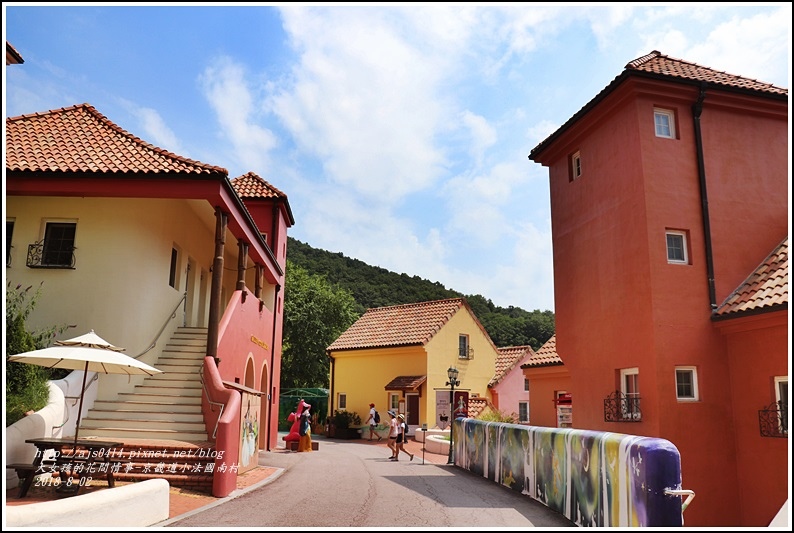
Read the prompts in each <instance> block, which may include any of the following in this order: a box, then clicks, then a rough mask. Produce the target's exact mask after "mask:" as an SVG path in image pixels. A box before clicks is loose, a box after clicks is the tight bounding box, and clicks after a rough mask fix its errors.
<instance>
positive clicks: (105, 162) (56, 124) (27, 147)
mask: <svg viewBox="0 0 794 533" xmlns="http://www.w3.org/2000/svg"><path fill="white" fill-rule="evenodd" d="M6 170H7V171H9V172H12V171H17V172H26V171H27V172H81V173H94V172H96V173H141V174H154V173H164V172H170V173H178V174H190V175H196V174H198V175H202V174H203V175H217V174H219V173H220V174H223V175H227V174H228V172H227V171H226V169H224V168H221V167H216V166H212V165H207V164H205V163H201V162H199V161H193V160H191V159H187V158H185V157H182V156H179V155H176V154H173V153H171V152H168V151H166V150H163V149H162V148H157V147H156V146H152V145H151V144H149V143H146V142H144V141H143V140H141V139H139V138H138V137H135V136H133V135H132V134H130V133H128V132H126V131H124V130H123V129H121V128H120V127H119V126H117V125H116V124H114V123H112V122H111V121H110V120H108V119H107V118H106V117H105V116H104V115H102V114H101V113H99V112H98V111H97V110H96V109H94V107H93V106H91V105H89V104H80V105H76V106H72V107H64V108H61V109H56V110H52V111H47V112H45V113H35V114H32V115H21V116H18V117H12V118H7V119H6Z"/></svg>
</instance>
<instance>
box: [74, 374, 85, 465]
mask: <svg viewBox="0 0 794 533" xmlns="http://www.w3.org/2000/svg"><path fill="white" fill-rule="evenodd" d="M86 377H88V361H86V362H85V371H84V372H83V385H82V386H81V387H80V407H79V408H78V409H77V424H75V426H74V448H75V452H76V451H77V432H78V431H80V415H82V414H83V396H85V378H86Z"/></svg>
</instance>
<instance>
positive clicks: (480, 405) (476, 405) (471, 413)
mask: <svg viewBox="0 0 794 533" xmlns="http://www.w3.org/2000/svg"><path fill="white" fill-rule="evenodd" d="M486 407H490V408H491V409H493V410H494V411H495V410H496V408H495V407H494V405H493V403H491V402H490V401H489V400H488V399H487V398H483V397H482V396H476V397H472V396H469V404H468V406H467V416H468V417H469V418H477V417H478V416H480V415H481V414H482V412H483V411H485V408H486Z"/></svg>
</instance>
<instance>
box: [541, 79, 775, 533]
mask: <svg viewBox="0 0 794 533" xmlns="http://www.w3.org/2000/svg"><path fill="white" fill-rule="evenodd" d="M697 97H698V90H697V88H694V87H691V88H690V87H672V88H671V86H670V85H669V84H665V83H662V82H656V81H640V82H637V81H633V80H628V81H627V82H624V84H623V85H622V86H621V87H620V88H618V89H617V90H616V91H615V92H614V93H612V94H611V95H610V96H608V97H607V99H606V100H605V101H603V102H601V103H600V104H599V105H598V107H596V108H594V109H593V110H591V111H590V112H589V113H588V114H587V115H585V116H584V117H583V118H582V119H581V120H580V121H579V122H578V123H577V124H576V125H575V127H573V128H571V129H570V130H569V131H567V132H565V133H563V134H561V135H560V137H559V138H558V140H557V141H555V144H554V145H553V146H552V147H550V148H548V149H547V151H546V152H544V154H542V158H543V160H542V161H541V162H542V163H543V164H544V165H546V166H549V176H550V193H551V217H552V233H553V249H554V279H555V315H556V316H555V318H556V330H557V353H558V354H559V355H560V357H561V358H562V359H563V361H564V362H565V365H566V368H568V369H569V371H570V375H571V392H572V393H573V397H574V427H577V428H587V429H594V430H601V431H614V432H623V433H630V434H638V435H643V436H651V437H660V438H664V439H667V440H669V441H671V442H672V443H673V444H674V445H675V446H676V447H677V448H678V450H679V451H680V453H681V458H682V476H683V488H685V489H691V490H694V491H695V493H696V499H695V500H694V501H693V504H692V505H691V506H690V507H689V508H688V509H687V510H686V514H685V515H686V516H685V523H686V525H687V526H738V525H756V526H757V525H766V524H765V523H752V524H745V523H743V519H742V517H741V513H740V509H741V508H742V505H741V501H740V500H741V498H740V491H738V490H737V485H738V483H739V482H740V476H739V474H738V473H737V468H734V467H733V466H732V465H737V463H738V462H742V461H744V460H745V456H744V455H739V454H737V442H738V441H737V439H739V438H744V434H743V433H740V432H738V431H736V427H735V425H736V424H735V422H734V409H733V407H734V406H735V402H736V399H735V395H736V394H740V392H739V391H738V390H734V389H733V387H732V380H731V376H732V375H736V372H735V371H733V370H732V369H731V368H730V366H729V365H730V363H731V362H732V359H730V358H729V357H727V351H728V346H727V344H728V343H727V341H726V338H725V337H724V336H723V335H722V334H721V333H720V332H719V331H718V329H717V328H715V326H714V324H713V323H712V322H711V318H710V317H711V311H712V309H711V305H710V298H709V283H708V272H707V268H706V264H707V263H706V235H705V233H704V228H703V218H702V212H701V195H700V185H699V176H698V161H697V158H696V155H697V152H696V148H695V137H694V135H695V128H694V125H693V116H692V113H691V106H692V104H693V103H694V102H695V100H696V99H697ZM654 106H660V107H664V108H665V109H672V110H674V111H675V113H676V126H677V132H678V138H677V139H662V138H657V137H656V136H655V134H654V128H653V108H654ZM754 106H755V108H754ZM701 126H702V133H703V139H704V144H703V148H704V158H705V175H706V180H707V193H708V202H709V203H708V205H709V211H710V212H709V221H710V223H711V238H712V244H713V258H714V273H715V282H714V285H715V288H716V304H717V305H719V304H720V303H722V301H723V300H724V299H725V298H726V297H727V296H728V295H729V294H730V293H731V292H732V291H733V290H735V289H736V288H737V286H738V285H739V284H740V283H741V282H742V281H743V280H744V279H745V277H746V276H748V275H749V274H750V273H751V272H752V271H753V270H754V269H755V267H756V266H758V264H759V263H760V262H761V261H762V260H763V259H764V258H765V257H766V256H767V254H768V253H769V252H771V251H772V250H773V249H774V247H775V246H776V245H777V244H778V243H779V242H780V241H781V239H782V238H783V237H784V236H785V235H786V232H787V216H788V189H787V188H788V181H787V175H788V171H787V166H788V160H787V132H788V129H787V107H786V104H785V102H783V103H780V104H774V105H771V104H770V105H766V104H765V107H764V106H762V107H761V108H758V106H757V105H756V103H754V102H753V101H752V100H751V99H748V98H746V97H725V96H715V95H713V94H712V93H711V92H709V93H707V97H706V100H705V102H704V111H703V115H702V119H701ZM577 150H578V151H579V152H580V154H581V159H582V175H581V177H579V178H578V179H576V180H574V181H570V180H569V176H568V160H569V157H570V155H571V154H572V153H574V152H575V151H577ZM666 229H679V230H685V231H687V232H688V243H689V250H690V263H689V264H688V265H671V264H668V263H667V260H666V246H665V230H666ZM785 353H787V352H782V354H785ZM775 357H781V352H780V351H778V352H776V355H775ZM676 365H688V366H695V367H696V368H697V371H698V381H699V388H700V401H698V402H690V403H684V402H679V401H677V400H676V397H675V374H674V367H675V366H676ZM628 367H638V368H639V373H640V393H641V398H642V400H641V401H642V404H641V405H642V422H640V423H609V422H605V421H604V413H603V399H604V398H606V396H607V395H609V394H610V392H612V391H614V390H615V389H616V388H618V380H617V377H616V376H617V373H618V369H621V368H628ZM767 377H768V375H767ZM585 399H586V400H585ZM541 403H542V402H541ZM767 403H768V402H767ZM535 405H536V404H535ZM531 408H532V405H531ZM758 408H760V404H759V405H756V406H754V407H753V409H754V410H757V409H758ZM784 465H785V463H784ZM746 468H747V467H746V466H745V465H739V466H738V471H739V472H742V471H744V470H745V469H746ZM758 475H760V476H761V477H763V474H760V473H759V474H758ZM782 503H783V502H782V501H781V502H774V503H770V505H771V506H777V509H779V507H780V505H781V504H782ZM769 518H770V519H771V516H770V517H769ZM767 523H768V522H767Z"/></svg>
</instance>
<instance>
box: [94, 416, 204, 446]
mask: <svg viewBox="0 0 794 533" xmlns="http://www.w3.org/2000/svg"><path fill="white" fill-rule="evenodd" d="M80 437H101V438H103V439H111V438H112V439H114V440H120V441H123V440H125V439H126V438H130V439H162V440H182V441H193V442H201V441H206V440H207V432H206V431H205V430H203V428H202V431H176V430H173V429H151V428H148V427H147V428H119V427H103V428H85V430H84V429H83V427H82V421H81V425H80Z"/></svg>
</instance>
